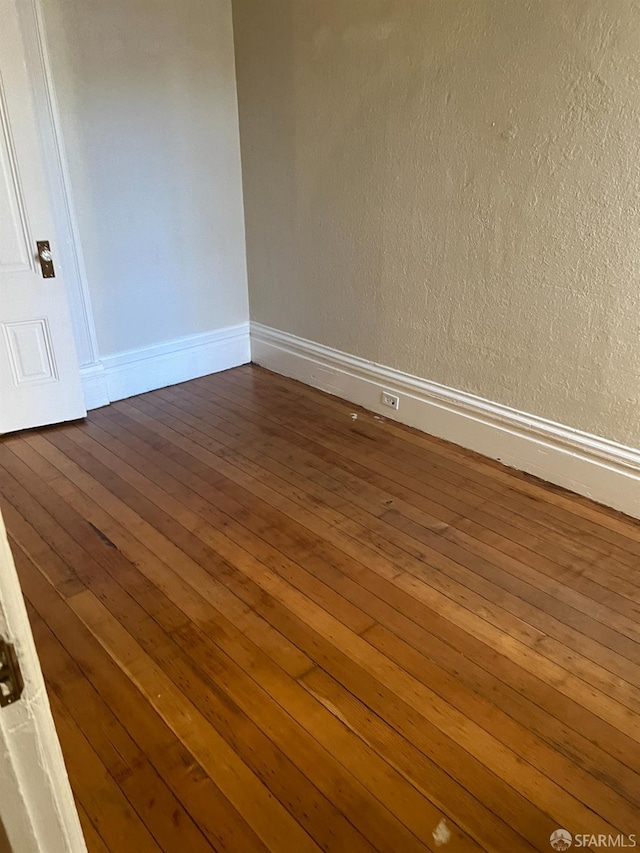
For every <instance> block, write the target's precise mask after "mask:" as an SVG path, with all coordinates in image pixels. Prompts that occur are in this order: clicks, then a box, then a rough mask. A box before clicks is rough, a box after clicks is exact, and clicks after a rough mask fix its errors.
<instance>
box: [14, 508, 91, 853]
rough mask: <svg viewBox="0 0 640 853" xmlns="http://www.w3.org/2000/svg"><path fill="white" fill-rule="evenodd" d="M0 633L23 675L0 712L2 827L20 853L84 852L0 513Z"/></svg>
mask: <svg viewBox="0 0 640 853" xmlns="http://www.w3.org/2000/svg"><path fill="white" fill-rule="evenodd" d="M0 633H1V634H2V635H3V636H4V638H5V639H7V640H8V641H9V642H12V643H15V645H16V650H17V653H18V659H19V662H20V669H21V671H22V676H23V678H24V694H23V696H22V698H21V699H20V700H19V701H18V702H16V703H15V704H13V705H8V706H7V707H6V708H3V709H2V710H1V711H0V759H1V760H0V789H1V790H2V803H3V808H2V819H3V824H4V830H5V832H6V834H7V836H8V838H9V841H10V842H11V841H12V840H13V841H14V842H15V841H16V840H17V839H19V840H20V848H19V849H20V850H24V851H25V853H38V851H43V850H47V851H51V853H86V849H87V848H86V846H85V842H84V838H83V834H82V828H81V826H80V820H79V817H78V811H77V809H76V805H75V802H74V799H73V794H72V793H71V787H70V785H69V777H68V775H67V770H66V767H65V764H64V759H63V756H62V751H61V749H60V742H59V740H58V735H57V733H56V730H55V726H54V723H53V718H52V716H51V708H50V706H49V699H48V697H47V691H46V688H45V684H44V678H43V676H42V669H41V667H40V661H39V659H38V655H37V652H36V647H35V645H34V642H33V635H32V633H31V626H30V624H29V619H28V616H27V610H26V607H25V603H24V599H23V597H22V592H21V590H20V585H19V582H18V578H17V575H16V574H15V564H14V561H13V555H12V553H11V549H10V548H9V542H8V540H7V536H6V531H5V527H4V522H3V520H2V516H0ZM15 849H16V850H17V849H18V848H15Z"/></svg>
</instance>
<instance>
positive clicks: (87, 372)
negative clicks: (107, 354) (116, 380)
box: [80, 361, 109, 411]
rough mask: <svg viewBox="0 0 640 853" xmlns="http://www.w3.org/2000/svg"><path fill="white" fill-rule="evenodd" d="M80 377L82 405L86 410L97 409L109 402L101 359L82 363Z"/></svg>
mask: <svg viewBox="0 0 640 853" xmlns="http://www.w3.org/2000/svg"><path fill="white" fill-rule="evenodd" d="M80 379H81V380H82V390H83V391H84V405H85V408H86V410H87V411H89V410H90V409H99V408H100V407H101V406H106V405H107V404H108V403H109V391H108V389H107V377H106V376H105V372H104V364H102V362H101V361H99V362H96V363H95V364H85V365H83V366H82V367H81V368H80Z"/></svg>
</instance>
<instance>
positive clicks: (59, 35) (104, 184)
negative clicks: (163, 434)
mask: <svg viewBox="0 0 640 853" xmlns="http://www.w3.org/2000/svg"><path fill="white" fill-rule="evenodd" d="M43 8H44V14H45V22H46V30H47V39H48V46H49V53H50V59H51V65H52V70H53V77H54V84H55V91H56V96H57V99H58V103H59V106H60V113H61V120H62V131H63V136H64V142H65V146H66V151H67V157H68V164H69V171H70V176H71V183H72V191H73V199H74V203H75V207H76V212H77V216H78V224H79V230H80V238H81V244H82V249H83V253H84V257H85V262H86V269H87V279H88V284H89V290H90V294H91V301H92V305H93V311H94V318H95V324H96V331H97V338H98V346H99V350H100V355H101V356H103V357H110V356H115V357H117V356H118V354H120V353H122V352H123V351H129V350H138V349H140V348H141V347H153V346H154V345H158V344H160V345H163V344H164V343H165V342H167V341H172V340H174V339H177V338H182V337H184V336H191V335H198V334H201V333H208V332H211V331H212V330H216V329H221V328H226V327H229V326H234V325H236V324H239V323H243V322H246V321H247V320H248V297H247V280H246V261H245V243H244V220H243V207H242V190H241V170H240V149H239V136H238V116H237V100H236V83H235V68H234V47H233V30H232V21H231V8H230V0H180V2H175V0H108V2H99V0H43Z"/></svg>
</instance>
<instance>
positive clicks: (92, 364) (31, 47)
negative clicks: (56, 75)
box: [16, 0, 109, 409]
mask: <svg viewBox="0 0 640 853" xmlns="http://www.w3.org/2000/svg"><path fill="white" fill-rule="evenodd" d="M16 7H17V10H18V19H19V22H20V29H21V32H22V38H23V43H24V50H25V60H26V64H27V73H28V76H29V82H30V86H31V91H32V94H33V103H34V109H35V113H36V116H35V117H36V122H37V124H38V130H39V132H40V138H41V140H42V150H43V156H44V162H45V169H46V172H47V178H48V183H49V187H48V189H49V194H50V197H51V206H52V213H53V218H54V225H55V228H56V234H57V237H58V245H57V247H56V255H57V256H58V257H57V260H58V259H59V260H58V262H59V263H60V266H61V268H62V269H63V270H64V278H65V286H66V292H67V298H68V301H69V309H70V313H71V325H72V328H73V335H74V339H75V344H76V351H77V355H78V364H79V366H80V375H81V378H82V379H83V389H84V393H85V403H86V404H87V405H86V408H87V409H89V408H96V407H97V406H100V405H106V404H107V403H108V402H109V399H108V395H107V389H106V382H105V380H104V368H103V365H102V362H101V360H100V352H99V349H98V339H97V336H96V328H95V323H94V317H93V310H92V307H91V297H90V295H89V286H88V282H87V272H86V267H85V262H84V256H83V253H82V244H81V241H80V231H79V228H78V220H77V217H76V212H75V206H74V203H73V193H72V189H71V177H70V174H69V168H68V165H67V156H66V151H65V146H64V138H63V134H62V122H61V119H60V111H59V108H58V101H57V99H56V94H55V87H54V83H53V72H52V69H51V61H50V58H49V50H48V46H47V37H46V25H45V18H44V12H43V9H42V5H41V2H40V0H17V2H16Z"/></svg>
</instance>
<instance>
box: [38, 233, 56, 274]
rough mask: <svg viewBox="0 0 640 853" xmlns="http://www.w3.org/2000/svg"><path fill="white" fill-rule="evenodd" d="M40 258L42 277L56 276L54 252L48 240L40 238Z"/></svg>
mask: <svg viewBox="0 0 640 853" xmlns="http://www.w3.org/2000/svg"><path fill="white" fill-rule="evenodd" d="M36 245H37V247H38V258H39V259H40V269H41V270H42V278H55V276H56V271H55V270H54V268H53V253H52V252H51V246H50V245H49V241H48V240H38V242H37V243H36Z"/></svg>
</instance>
